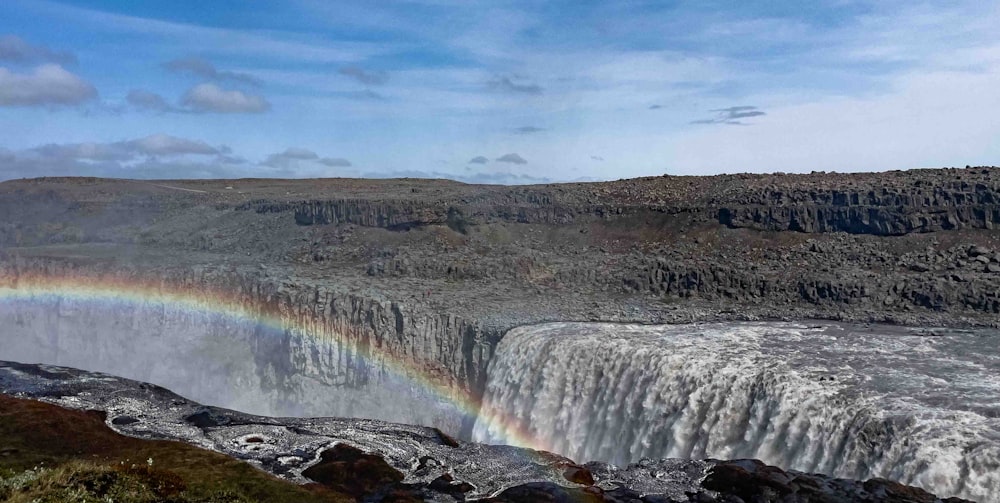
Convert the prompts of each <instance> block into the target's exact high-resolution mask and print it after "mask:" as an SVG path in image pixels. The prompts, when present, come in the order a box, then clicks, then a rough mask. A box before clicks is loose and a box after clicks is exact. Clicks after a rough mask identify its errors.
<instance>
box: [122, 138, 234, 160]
mask: <svg viewBox="0 0 1000 503" xmlns="http://www.w3.org/2000/svg"><path fill="white" fill-rule="evenodd" d="M126 144H127V145H128V146H130V147H132V148H134V149H135V151H137V152H139V153H142V154H146V155H184V154H196V155H216V154H221V153H224V152H223V150H225V149H219V148H216V147H213V146H211V145H209V144H207V143H205V142H203V141H200V140H189V139H186V138H178V137H176V136H170V135H166V134H154V135H151V136H147V137H145V138H139V139H137V140H132V141H129V142H127V143H126Z"/></svg>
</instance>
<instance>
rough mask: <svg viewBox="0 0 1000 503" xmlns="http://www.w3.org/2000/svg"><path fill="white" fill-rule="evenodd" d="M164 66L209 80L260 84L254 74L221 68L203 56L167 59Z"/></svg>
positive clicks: (170, 69)
mask: <svg viewBox="0 0 1000 503" xmlns="http://www.w3.org/2000/svg"><path fill="white" fill-rule="evenodd" d="M163 67H164V68H166V69H167V70H169V71H171V72H176V73H188V74H191V75H195V76H197V77H201V78H204V79H208V80H216V81H219V80H228V81H232V82H239V83H243V84H250V85H252V86H259V85H260V80H258V79H257V77H254V76H253V75H250V74H248V73H241V72H232V71H228V70H219V69H217V68H216V67H215V65H213V64H212V63H211V62H210V61H208V60H206V59H203V58H195V57H189V58H180V59H174V60H170V61H167V62H166V63H164V64H163Z"/></svg>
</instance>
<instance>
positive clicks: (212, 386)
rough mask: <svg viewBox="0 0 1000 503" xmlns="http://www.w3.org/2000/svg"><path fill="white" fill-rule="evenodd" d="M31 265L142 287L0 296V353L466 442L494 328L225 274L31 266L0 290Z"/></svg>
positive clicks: (77, 278)
mask: <svg viewBox="0 0 1000 503" xmlns="http://www.w3.org/2000/svg"><path fill="white" fill-rule="evenodd" d="M39 271H44V273H43V274H44V275H45V276H44V277H46V278H51V279H54V280H56V282H59V281H62V280H69V281H70V282H71V283H72V284H74V285H98V287H97V288H98V289H100V288H101V287H100V286H99V285H102V284H106V283H111V284H116V285H124V287H125V288H129V287H130V286H132V285H137V284H140V281H141V282H142V283H141V284H142V285H143V286H142V291H143V292H145V293H143V294H142V295H140V296H138V297H136V296H132V298H127V299H124V300H123V299H110V300H109V299H102V298H99V297H94V296H87V295H85V296H82V297H81V296H78V295H71V294H67V295H61V294H59V292H58V290H57V291H56V292H55V295H41V296H36V297H34V298H29V299H25V298H23V297H19V298H17V299H7V300H5V301H4V302H0V327H2V328H0V332H2V336H3V340H4V344H3V348H2V349H0V358H5V359H8V360H16V361H25V362H46V363H53V364H60V365H71V366H75V367H79V368H86V369H91V370H98V371H104V372H109V373H113V374H116V375H122V376H125V377H130V378H135V379H140V380H144V381H148V382H152V383H155V384H160V385H163V386H168V387H171V388H172V389H177V390H180V391H183V392H184V393H185V394H187V395H189V396H192V397H194V398H197V399H199V400H202V401H205V402H207V403H211V404H215V405H219V406H224V407H232V408H236V409H238V410H244V411H249V412H256V413H261V414H268V415H293V416H344V417H368V418H376V419H383V420H389V421H396V422H405V423H415V424H424V425H429V426H437V427H440V428H442V429H443V430H445V431H449V432H451V433H452V434H455V435H464V436H467V435H468V432H469V430H470V428H471V425H472V423H471V420H472V416H471V415H470V414H473V413H474V412H475V407H478V400H479V393H480V392H479V390H481V389H482V388H483V387H484V381H485V371H486V363H487V361H488V360H489V358H490V357H491V355H492V352H493V349H494V347H495V345H496V344H497V342H498V341H499V339H500V335H501V334H500V333H499V332H497V331H491V330H487V329H483V328H481V327H480V326H478V325H477V324H475V323H473V322H470V321H467V320H464V319H461V318H459V317H456V316H452V315H447V314H442V315H434V314H425V313H421V314H413V313H411V312H410V311H409V310H408V309H407V308H406V307H404V306H402V305H400V304H398V303H394V302H390V301H379V300H375V299H370V298H363V297H360V296H357V295H352V294H350V293H345V292H343V291H338V290H337V289H336V288H331V287H326V286H317V285H306V284H296V283H294V282H268V281H266V280H261V279H260V278H253V277H249V276H247V275H241V274H233V273H231V272H230V273H221V272H218V271H208V270H198V271H188V272H187V273H186V274H182V275H181V276H165V277H160V278H157V279H156V280H155V281H154V282H153V283H150V282H149V275H148V274H145V275H139V274H137V273H136V272H135V271H131V272H124V271H120V270H119V271H114V272H111V271H100V270H88V269H81V268H79V267H71V266H67V265H65V264H58V263H56V264H54V263H40V262H34V263H28V264H26V263H21V264H19V267H11V266H8V267H6V268H5V269H3V270H2V271H0V278H2V282H0V287H3V286H15V287H16V286H17V285H19V284H20V285H22V286H25V287H30V285H32V284H35V283H37V282H38V281H37V279H38V278H39ZM29 276H30V278H29ZM215 292H223V293H220V294H216V293H215ZM159 293H167V294H169V295H174V294H177V293H180V294H181V295H182V296H183V297H184V298H185V299H187V300H188V301H190V302H193V305H194V306H198V307H194V308H192V307H191V305H181V304H178V303H177V302H172V301H167V302H162V301H160V300H159V296H158V294H159ZM220 296H224V297H225V298H226V299H228V300H226V301H225V305H226V306H228V307H227V308H225V309H219V308H218V307H217V306H219V305H220V303H219V298H220ZM234 308H235V310H236V311H234ZM233 312H240V313H251V316H244V315H234V314H233ZM254 313H256V314H254ZM254 316H261V319H264V320H268V319H270V320H274V321H270V322H261V321H258V320H255V319H252V318H253V317H254Z"/></svg>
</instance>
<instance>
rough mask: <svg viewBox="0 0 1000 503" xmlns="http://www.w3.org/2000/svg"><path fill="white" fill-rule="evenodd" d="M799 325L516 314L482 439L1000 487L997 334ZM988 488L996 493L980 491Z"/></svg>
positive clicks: (578, 451) (968, 493)
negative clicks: (530, 322) (526, 320)
mask: <svg viewBox="0 0 1000 503" xmlns="http://www.w3.org/2000/svg"><path fill="white" fill-rule="evenodd" d="M886 330H889V331H892V330H896V331H898V332H899V333H879V332H878V330H868V331H866V330H865V329H863V328H860V327H841V326H826V327H813V328H810V327H807V326H803V325H794V324H712V325H687V326H660V327H649V326H638V325H612V324H578V323H554V324H547V325H540V326H534V327H522V328H519V329H516V330H513V331H511V332H510V333H509V334H508V335H507V337H505V338H504V340H503V341H502V342H501V344H500V347H499V348H498V352H497V355H496V356H495V358H494V360H493V361H492V362H491V364H490V368H489V380H488V384H487V389H486V395H485V398H484V403H483V407H484V414H482V415H481V417H483V418H494V417H500V418H504V420H503V421H495V420H494V421H487V420H484V419H480V421H479V422H478V423H477V424H476V426H475V428H474V432H473V436H474V439H475V440H477V441H481V442H501V441H504V440H506V439H510V438H518V436H520V437H524V436H528V437H533V438H535V439H537V440H538V441H539V445H540V446H543V447H544V448H547V449H550V450H553V451H555V452H558V453H560V454H564V455H567V456H569V457H572V458H574V459H578V460H603V461H609V462H613V463H618V464H623V463H627V462H634V461H636V460H638V459H641V458H646V457H648V458H673V457H676V458H694V459H700V458H709V457H711V458H719V459H733V458H756V459H761V460H763V461H764V462H767V463H770V464H774V465H777V466H781V467H785V468H791V469H796V470H801V471H807V472H820V473H826V474H830V475H835V476H839V477H846V478H852V479H868V478H871V477H885V478H889V479H894V480H898V481H901V482H903V483H905V484H912V485H917V486H922V487H925V488H927V489H928V490H931V491H933V492H936V493H937V494H944V495H961V496H964V497H969V498H975V499H978V500H981V501H1000V500H998V499H997V496H996V493H997V492H1000V377H998V376H1000V354H998V351H997V348H996V341H997V338H996V337H995V335H996V334H992V335H983V334H979V335H975V334H963V335H955V336H947V337H917V336H914V335H912V334H909V333H906V332H905V331H900V330H899V329H886ZM991 498H992V499H991Z"/></svg>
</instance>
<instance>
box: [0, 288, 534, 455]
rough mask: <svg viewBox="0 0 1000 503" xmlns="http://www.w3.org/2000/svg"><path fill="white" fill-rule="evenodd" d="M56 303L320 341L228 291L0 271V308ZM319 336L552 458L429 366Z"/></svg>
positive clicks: (513, 423)
mask: <svg viewBox="0 0 1000 503" xmlns="http://www.w3.org/2000/svg"><path fill="white" fill-rule="evenodd" d="M60 299H70V300H74V301H83V302H90V303H97V304H107V303H120V304H127V305H137V306H142V305H150V304H153V305H162V306H164V307H169V308H172V309H178V310H182V311H184V312H190V313H192V314H202V315H215V316H223V317H227V318H230V319H232V320H234V321H249V322H253V323H258V324H261V325H264V326H266V327H268V328H271V329H275V330H277V331H280V332H287V331H294V332H296V333H298V334H303V335H305V336H307V337H317V338H318V337H319V335H320V334H318V333H316V331H315V329H314V327H312V326H310V324H308V323H305V322H303V321H295V319H294V318H293V317H291V316H288V315H283V314H282V313H281V312H280V310H278V309H277V308H275V307H268V306H265V305H260V304H253V305H247V303H246V302H242V301H239V300H238V299H237V297H236V295H234V292H232V291H225V290H221V289H212V288H205V287H203V286H201V285H198V286H195V285H193V284H192V285H190V286H178V285H175V284H172V283H169V282H165V281H159V282H155V281H149V280H146V279H142V278H138V277H134V276H119V277H109V276H86V275H79V274H75V273H72V272H68V271H59V272H58V274H35V273H23V272H18V273H17V274H10V273H7V272H4V271H2V270H0V302H4V301H7V302H14V301H20V302H25V301H27V302H52V301H57V300H60ZM323 335H324V337H325V338H329V337H331V336H332V337H333V338H334V340H336V341H337V342H338V343H340V344H342V345H343V346H344V347H345V348H346V349H347V350H348V351H350V352H353V353H354V354H356V355H366V354H373V353H374V352H379V355H380V356H381V363H382V365H381V370H383V371H385V372H387V373H389V374H391V375H392V376H394V377H398V378H400V379H402V380H403V381H404V382H409V383H411V384H413V385H415V386H418V387H419V388H421V389H423V390H426V391H427V392H428V393H429V394H430V395H432V396H434V397H436V398H437V399H438V400H440V401H441V402H443V403H445V404H449V405H451V406H453V407H455V408H457V409H458V410H459V411H460V412H462V413H464V414H466V415H468V416H471V417H474V418H477V419H478V420H480V421H486V423H487V424H489V425H490V426H491V428H493V429H496V430H498V431H502V432H504V442H503V443H505V444H507V445H513V446H518V447H526V448H529V449H534V450H539V451H548V452H553V450H552V449H551V448H549V447H548V445H547V444H546V443H545V442H543V441H541V440H540V439H539V438H537V436H536V435H534V434H532V433H531V432H529V431H527V430H526V429H525V428H524V427H523V426H521V422H520V421H517V420H515V419H513V418H509V417H505V416H504V415H503V414H502V413H500V412H499V411H497V410H494V409H492V408H490V407H481V402H480V400H478V399H476V398H475V397H473V396H471V395H469V394H468V393H466V392H465V391H464V390H461V389H459V388H458V387H457V386H454V385H451V384H449V383H448V382H446V381H445V380H444V379H442V378H440V377H438V376H437V375H436V374H438V373H435V372H431V371H429V369H430V368H431V365H427V364H425V363H423V362H420V361H417V360H413V359H409V358H405V357H400V356H397V355H394V354H392V353H390V352H387V351H383V350H380V349H379V348H376V347H373V346H372V345H371V344H369V343H367V341H364V340H359V339H352V338H348V337H345V336H343V334H336V333H334V334H329V333H327V334H323Z"/></svg>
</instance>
